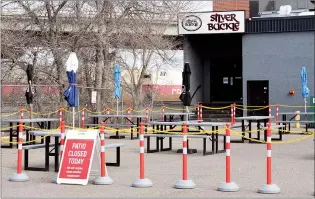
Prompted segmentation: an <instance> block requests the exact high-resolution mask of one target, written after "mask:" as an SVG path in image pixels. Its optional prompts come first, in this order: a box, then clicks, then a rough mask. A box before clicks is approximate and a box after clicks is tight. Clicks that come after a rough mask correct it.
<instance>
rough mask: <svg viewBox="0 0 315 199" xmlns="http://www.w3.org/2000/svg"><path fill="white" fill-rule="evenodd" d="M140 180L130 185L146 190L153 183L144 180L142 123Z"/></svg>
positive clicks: (141, 127)
mask: <svg viewBox="0 0 315 199" xmlns="http://www.w3.org/2000/svg"><path fill="white" fill-rule="evenodd" d="M139 140H140V178H138V179H137V180H136V181H135V182H134V183H132V186H133V187H138V188H147V187H152V186H153V183H152V181H151V180H150V179H148V178H144V129H143V123H142V122H141V123H140V136H139Z"/></svg>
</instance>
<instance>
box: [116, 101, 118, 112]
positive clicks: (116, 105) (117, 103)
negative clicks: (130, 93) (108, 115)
mask: <svg viewBox="0 0 315 199" xmlns="http://www.w3.org/2000/svg"><path fill="white" fill-rule="evenodd" d="M116 107H117V112H116V114H117V115H118V98H117V99H116Z"/></svg>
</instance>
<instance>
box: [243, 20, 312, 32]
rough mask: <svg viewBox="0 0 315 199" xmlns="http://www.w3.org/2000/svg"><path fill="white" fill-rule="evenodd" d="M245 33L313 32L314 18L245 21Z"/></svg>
mask: <svg viewBox="0 0 315 199" xmlns="http://www.w3.org/2000/svg"><path fill="white" fill-rule="evenodd" d="M245 31H246V33H275V32H304V31H315V16H303V17H298V18H297V17H290V18H288V17H281V18H261V19H251V20H246V26H245Z"/></svg>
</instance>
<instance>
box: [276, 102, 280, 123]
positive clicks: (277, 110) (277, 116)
mask: <svg viewBox="0 0 315 199" xmlns="http://www.w3.org/2000/svg"><path fill="white" fill-rule="evenodd" d="M276 122H277V123H276V124H277V125H279V124H280V123H279V104H277V105H276Z"/></svg>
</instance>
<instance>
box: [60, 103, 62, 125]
mask: <svg viewBox="0 0 315 199" xmlns="http://www.w3.org/2000/svg"><path fill="white" fill-rule="evenodd" d="M61 122H62V107H60V108H59V127H60V128H61Z"/></svg>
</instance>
